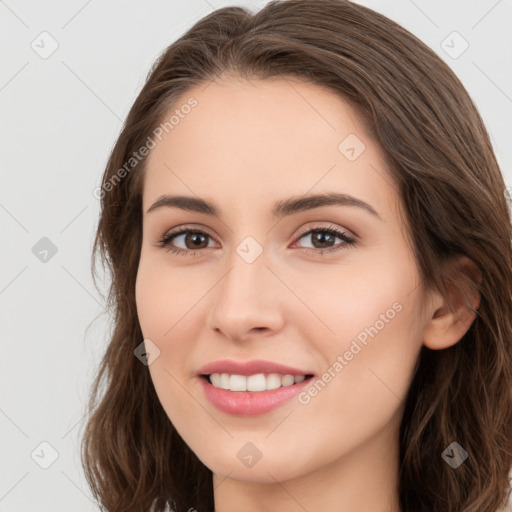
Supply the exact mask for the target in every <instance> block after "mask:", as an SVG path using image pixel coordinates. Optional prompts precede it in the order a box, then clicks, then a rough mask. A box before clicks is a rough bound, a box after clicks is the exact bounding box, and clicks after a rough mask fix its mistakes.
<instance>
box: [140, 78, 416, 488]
mask: <svg viewBox="0 0 512 512" xmlns="http://www.w3.org/2000/svg"><path fill="white" fill-rule="evenodd" d="M190 97H193V98H195V100H196V101H197V104H196V106H195V107H194V108H192V109H187V112H189V113H188V114H187V115H183V116H181V117H180V119H179V123H176V124H175V125H174V127H173V129H172V130H170V131H169V133H168V134H166V135H165V136H164V137H163V138H162V140H161V142H158V144H157V145H156V147H154V148H153V149H152V150H151V152H150V155H149V156H148V160H147V168H146V174H145V177H144V187H143V189H144V190H143V242H142V251H141V258H140V264H139V269H138V275H137V284H136V301H137V311H138V316H139V321H140V325H141V328H142V332H143V335H144V338H145V339H146V348H147V349H148V351H149V352H151V350H153V351H154V347H155V346H156V347H157V348H158V351H159V354H158V356H157V357H156V358H155V359H154V360H153V361H152V362H151V364H150V365H149V371H150V374H151V378H152V380H153V383H154V386H155V389H156V392H157V394H158V397H159V399H160V401H161V404H162V406H163V408H164V410H165V412H166V413H167V415H168V417H169V419H170V420H171V422H172V423H173V425H174V426H175V428H176V429H177V431H178V432H179V434H180V435H181V437H182V438H183V439H184V440H185V442H186V443H187V444H188V445H189V446H190V448H191V449H192V450H193V451H194V452H195V453H196V454H197V456H198V457H199V458H200V459H201V460H202V462H203V463H204V464H205V465H206V466H207V467H209V468H210V469H211V470H212V471H213V472H214V474H215V475H217V476H218V475H223V476H226V475H229V478H231V479H237V480H251V481H255V482H270V481H274V479H275V480H280V481H282V480H287V479H292V478H296V477H300V476H301V475H305V474H308V473H311V472H314V471H321V470H322V469H323V468H326V467H333V465H336V464H339V463H341V461H343V460H347V459H348V458H349V457H351V456H353V455H354V454H356V453H357V454H359V455H360V457H361V458H363V459H364V458H365V457H366V458H367V459H368V463H369V464H371V463H372V462H371V459H372V457H373V458H375V457H376V456H377V455H376V454H378V453H384V451H385V450H390V449H397V442H398V428H399V424H400V420H401V416H402V412H403V403H404V402H403V401H404V399H405V396H406V393H407V391H408V388H409V385H410V382H411V379H412V375H413V370H414V366H415V363H416V360H417V356H418V353H419V350H420V348H421V344H422V336H421V333H422V325H423V322H424V318H423V317H422V316H421V313H420V311H421V308H420V305H421V298H420V287H419V282H420V277H419V273H418V269H417V266H416V262H415V259H414V257H413V254H412V253H411V249H410V247H409V245H408V244H407V242H406V233H405V232H404V228H403V225H402V224H401V222H400V211H401V210H400V208H401V202H400V198H399V196H398V192H397V190H396V187H395V185H394V183H393V182H392V180H391V178H390V176H389V175H388V173H387V171H386V169H385V164H384V156H383V153H382V152H381V150H380V148H379V146H378V145H377V143H376V142H375V141H373V140H372V139H371V138H370V137H369V135H368V134H367V133H366V131H365V128H364V126H363V124H362V122H361V121H360V119H359V118H358V116H357V114H356V112H355V111H354V110H353V109H352V108H351V107H350V106H349V105H348V104H347V103H345V102H344V101H343V100H342V99H340V98H339V97H338V96H337V95H335V94H333V93H332V92H330V91H327V90H324V89H322V88H319V87H318V86H315V85H311V84H305V83H300V82H298V81H294V80H290V79H286V80H284V79H268V80H258V81H254V82H250V83H248V82H245V81H242V80H241V79H237V78H224V79H223V80H222V81H219V82H213V83H210V84H209V85H208V86H207V87H205V86H204V85H203V86H202V87H197V88H195V89H193V90H190V91H188V92H187V93H186V94H185V95H184V97H183V98H184V99H183V100H182V101H181V103H180V105H181V104H185V103H186V102H187V99H188V98H190ZM180 105H177V108H179V107H180ZM163 196H186V197H189V198H191V200H193V201H195V203H193V202H192V201H188V202H187V201H181V203H179V202H176V201H174V202H173V201H171V200H167V201H165V200H164V201H160V203H159V204H158V203H157V201H159V200H160V199H162V197H163ZM313 196H319V197H320V199H311V200H307V198H310V197H311V198H312V197H313ZM328 196H331V200H326V199H325V198H326V197H328ZM322 198H323V202H322ZM343 199H344V200H343ZM200 201H204V202H207V203H208V204H209V205H211V206H210V210H209V209H208V208H205V207H204V206H203V207H202V208H199V207H198V205H199V204H200V203H199V202H200ZM155 203H157V204H155ZM180 205H181V206H180ZM152 206H153V208H152V209H151V211H150V212H148V210H149V209H150V208H151V207H152ZM213 208H214V209H215V212H214V214H212V211H211V210H212V209H213ZM163 239H165V240H166V243H167V244H166V245H163V243H162V242H161V241H162V240H163ZM148 340H150V342H149V341H148ZM148 346H149V348H148ZM151 347H153V349H151ZM158 351H157V352H158ZM157 352H154V353H157ZM216 362H218V364H217V365H214V366H211V363H216ZM246 363H247V364H246ZM207 365H210V366H209V367H207ZM279 365H282V366H279ZM212 373H216V374H218V376H213V377H210V378H209V379H210V380H211V381H212V382H213V384H211V383H210V382H209V381H208V380H207V379H208V377H205V376H204V375H211V374H212ZM222 374H227V375H224V376H223V375H222ZM270 374H276V375H272V376H269V375H270ZM287 374H289V375H291V376H292V377H284V376H285V375H287ZM248 376H249V377H248ZM214 384H215V385H214ZM247 386H248V387H249V390H247ZM275 386H280V387H276V388H275V389H267V388H273V387H275ZM227 387H228V388H229V389H222V388H227ZM243 389H246V391H243ZM263 389H264V390H263ZM370 447H371V449H370Z"/></svg>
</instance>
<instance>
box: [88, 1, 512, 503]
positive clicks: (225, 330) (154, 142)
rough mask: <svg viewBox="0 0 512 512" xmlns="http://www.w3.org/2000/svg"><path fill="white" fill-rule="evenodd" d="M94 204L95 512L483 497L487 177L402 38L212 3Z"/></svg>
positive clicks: (492, 166) (491, 197) (496, 423)
mask: <svg viewBox="0 0 512 512" xmlns="http://www.w3.org/2000/svg"><path fill="white" fill-rule="evenodd" d="M99 196H100V197H101V217H100V221H99V225H98V231H97V235H96V240H95V247H94V250H95V252H99V253H100V256H101V257H102V259H103V261H104V262H106V263H107V264H108V268H109V270H110V272H111V276H112V285H111V289H110V295H109V304H110V307H111V308H112V310H113V312H114V328H113V333H112V339H111V342H110V344H109V346H108V348H107V350H106V353H105V356H104V359H103V362H102V365H101V368H100V370H99V373H98V375H97V379H96V382H95V386H94V388H93V390H92V396H91V401H90V405H89V406H90V410H91V417H90V419H89V422H88V425H87V429H86V431H85V435H84V441H83V461H84V469H85V472H86V476H87V478H88V480H89V483H90V485H91V488H92V490H93V492H94V493H95V496H96V498H97V499H98V500H99V501H100V503H101V504H102V506H103V507H104V509H105V510H108V511H109V512H113V511H140V510H152V511H162V510H165V509H166V508H169V507H170V508H171V509H172V510H175V511H176V512H181V511H187V510H197V511H199V512H203V511H211V510H217V511H218V512H220V511H222V512H227V511H235V510H237V511H238V510H244V511H249V510H268V511H273V510H287V511H294V510H332V511H338V512H339V511H341V512H347V511H354V510H375V511H377V510H379V511H386V512H395V511H402V512H418V511H428V512H441V511H442V512H462V511H464V512H470V511H471V512H477V511H478V512H496V511H498V510H502V509H503V507H504V506H505V504H506V501H507V496H508V491H509V483H508V472H509V470H510V467H511V464H512V392H511V390H512V325H511V320H512V316H511V315H510V309H511V308H510V305H511V299H512V257H511V256H512V251H511V236H510V235H511V223H510V216H509V210H508V207H507V201H506V198H505V185H504V182H503V178H502V175H501V173H500V170H499V167H498V164H497V162H496V158H495V155H494V153H493V150H492V147H491V144H490V142H489V137H488V134H487V132H486V130H485V127H484V124H483V122H482V119H481V118H480V116H479V114H478V112H477V110H476V108H475V106H474V104H473V102H472V101H471V99H470V98H469V96H468V94H467V92H466V91H465V90H464V88H463V86H462V84H461V83H460V81H459V80H458V79H457V78H456V77H455V75H454V74H453V72H452V71H451V70H450V69H449V67H448V66H447V65H445V64H444V63H443V62H442V61H441V59H439V57H437V56H436V55H435V53H433V52H432V51H431V50H430V49H429V48H427V47H426V46H425V45H424V44H423V43H422V42H420V41H419V40H418V39H417V38H415V37H414V36H413V35H411V34H410V33H409V32H407V31H406V30H404V29H403V28H401V27H400V26H398V25H397V24H396V23H394V22H392V21H390V20H389V19H387V18H385V17H384V16H382V15H380V14H378V13H376V12H373V11H372V10H370V9H368V8H365V7H362V6H359V5H357V4H352V3H350V2H347V1H344V0H322V1H313V0H287V1H284V2H270V3H269V4H267V5H266V6H265V7H264V8H263V9H262V10H261V11H260V12H257V13H255V14H251V13H250V12H249V11H247V10H246V9H242V8H237V7H230V8H223V9H219V10H217V11H215V12H213V13H211V14H210V15H208V16H206V17H205V18H203V19H202V20H200V21H199V22H197V23H196V24H195V25H194V26H193V27H192V28H191V29H190V30H189V31H188V32H187V33H186V34H184V35H183V36H182V37H181V38H180V39H178V40H177V41H176V42H174V43H173V44H172V45H171V46H170V47H169V48H168V49H167V50H166V51H165V52H164V53H163V54H162V55H161V57H160V58H159V59H158V62H157V63H156V64H155V66H154V68H153V69H152V71H151V73H150V74H149V76H148V79H147V82H146V84H145V86H144V87H143V89H142V91H141V92H140V94H139V96H138V97H137V99H136V101H135V103H134V105H133V107H132V109H131V111H130V113H129V115H128V118H127V120H126V123H125V126H124V129H123V131H122V133H121V135H120V136H119V139H118V141H117V143H116V145H115V147H114V149H113V151H112V154H111V156H110V159H109V162H108V165H107V168H106V170H105V174H104V177H103V183H102V187H101V190H100V193H99ZM102 385H104V386H105V388H104V393H103V394H102V395H101V396H100V389H101V386H102Z"/></svg>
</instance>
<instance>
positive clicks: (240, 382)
mask: <svg viewBox="0 0 512 512" xmlns="http://www.w3.org/2000/svg"><path fill="white" fill-rule="evenodd" d="M229 389H230V390H231V391H245V390H246V389H247V378H246V377H244V376H243V375H230V376H229Z"/></svg>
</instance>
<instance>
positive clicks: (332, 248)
mask: <svg viewBox="0 0 512 512" xmlns="http://www.w3.org/2000/svg"><path fill="white" fill-rule="evenodd" d="M307 237H309V239H310V241H311V243H312V247H304V249H305V250H306V251H307V252H312V253H321V254H323V253H333V252H336V251H339V250H341V249H347V248H350V247H352V246H354V245H355V244H356V239H355V238H354V237H352V236H350V235H348V234H347V233H345V232H343V231H341V230H339V229H337V228H335V227H333V226H317V227H315V228H311V229H308V227H306V231H303V232H302V233H301V234H300V235H299V240H300V239H302V238H305V239H307ZM336 238H339V239H340V240H341V243H338V244H336V243H335V239H336Z"/></svg>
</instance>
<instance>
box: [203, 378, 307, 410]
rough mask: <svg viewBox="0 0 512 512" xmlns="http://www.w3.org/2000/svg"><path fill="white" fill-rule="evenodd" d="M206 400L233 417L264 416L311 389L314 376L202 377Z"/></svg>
mask: <svg viewBox="0 0 512 512" xmlns="http://www.w3.org/2000/svg"><path fill="white" fill-rule="evenodd" d="M198 377H199V381H200V384H201V387H202V390H203V393H204V395H205V397H206V399H207V400H208V401H209V402H210V404H211V405H213V406H214V407H215V408H216V409H217V410H219V411H221V412H222V413H225V414H229V415H231V416H238V417H254V416H261V415H265V414H267V413H270V412H271V411H273V410H275V409H277V408H279V407H283V406H284V405H285V404H286V403H289V402H290V401H291V400H292V398H294V397H296V396H297V395H298V394H299V393H300V392H301V391H303V390H304V389H305V388H306V387H307V386H309V385H310V382H311V380H312V379H313V377H314V375H313V374H305V375H304V374H299V375H292V374H277V373H270V374H264V373H257V374H252V375H239V374H228V373H211V374H202V375H198Z"/></svg>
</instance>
